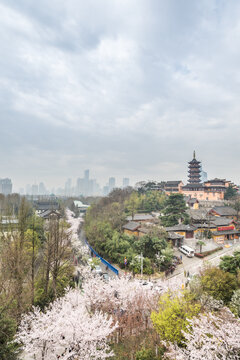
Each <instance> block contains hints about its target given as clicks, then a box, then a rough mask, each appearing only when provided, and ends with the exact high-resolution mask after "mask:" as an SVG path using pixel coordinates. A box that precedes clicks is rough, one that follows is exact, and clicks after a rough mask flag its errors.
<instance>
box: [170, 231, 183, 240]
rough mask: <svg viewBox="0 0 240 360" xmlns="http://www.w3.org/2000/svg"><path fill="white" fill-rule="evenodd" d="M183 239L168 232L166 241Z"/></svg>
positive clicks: (181, 236)
mask: <svg viewBox="0 0 240 360" xmlns="http://www.w3.org/2000/svg"><path fill="white" fill-rule="evenodd" d="M183 238H184V236H183V235H179V234H176V233H175V232H173V231H169V232H168V239H170V240H177V239H183Z"/></svg>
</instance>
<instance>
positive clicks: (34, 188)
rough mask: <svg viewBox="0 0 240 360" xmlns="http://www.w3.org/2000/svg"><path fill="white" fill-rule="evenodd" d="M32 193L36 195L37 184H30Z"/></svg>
mask: <svg viewBox="0 0 240 360" xmlns="http://www.w3.org/2000/svg"><path fill="white" fill-rule="evenodd" d="M32 195H38V185H37V184H34V185H32Z"/></svg>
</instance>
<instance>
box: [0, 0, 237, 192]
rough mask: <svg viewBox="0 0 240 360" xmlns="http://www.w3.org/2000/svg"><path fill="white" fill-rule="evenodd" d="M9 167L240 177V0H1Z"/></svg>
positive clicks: (19, 173)
mask: <svg viewBox="0 0 240 360" xmlns="http://www.w3.org/2000/svg"><path fill="white" fill-rule="evenodd" d="M0 14H1V15H0V17H1V21H0V33H1V36H0V51H1V57H0V63H1V66H0V101H1V117H0V128H1V141H0V152H1V167H0V178H6V177H9V178H11V179H12V181H13V184H14V189H15V190H18V189H19V188H20V187H24V188H25V186H26V184H27V183H29V184H33V183H35V182H36V183H40V182H44V183H45V184H46V185H47V186H48V187H49V188H51V187H58V186H64V183H65V182H66V181H67V179H68V178H71V179H73V180H72V181H73V182H74V183H76V179H77V178H83V177H84V171H85V170H86V169H89V170H90V176H91V177H92V178H95V179H97V181H98V182H99V183H100V184H101V186H103V185H105V184H106V183H107V182H108V179H109V177H115V178H116V184H119V185H121V184H122V179H123V177H126V178H130V183H131V184H134V183H135V182H136V181H139V180H147V179H153V180H158V181H161V180H183V181H186V178H187V161H189V160H191V159H192V154H193V150H196V156H197V159H198V160H201V161H202V164H203V169H204V170H205V171H207V173H208V177H209V178H213V177H220V178H228V179H230V180H232V181H234V182H235V183H237V184H239V179H240V168H239V167H238V166H237V165H238V156H239V152H240V142H239V130H240V121H239V111H240V101H239V93H240V72H239V64H240V61H239V60H240V47H239V43H240V21H239V19H240V2H239V1H237V0H236V1H233V0H225V1H224V0H216V1H212V0H201V1H197V0H174V1H173V0H165V1H161V0H158V1H156V0H155V1H152V0H130V1H129V0H128V1H125V0H118V1H115V0H111V1H110V0H109V1H101V0H98V1H91V0H88V1H77V0H68V1H62V0H56V1H55V0H51V1H45V0H42V1H39V2H37V1H29V0H17V1H16V0H6V1H4V0H1V1H0Z"/></svg>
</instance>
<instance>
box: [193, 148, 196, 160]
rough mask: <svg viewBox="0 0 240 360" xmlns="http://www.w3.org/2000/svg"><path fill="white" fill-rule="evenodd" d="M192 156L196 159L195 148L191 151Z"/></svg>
mask: <svg viewBox="0 0 240 360" xmlns="http://www.w3.org/2000/svg"><path fill="white" fill-rule="evenodd" d="M193 158H194V159H196V152H195V150H194V152H193Z"/></svg>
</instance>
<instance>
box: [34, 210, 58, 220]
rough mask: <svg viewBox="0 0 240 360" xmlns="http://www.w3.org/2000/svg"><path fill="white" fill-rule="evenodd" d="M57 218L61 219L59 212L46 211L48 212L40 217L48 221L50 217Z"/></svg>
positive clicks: (44, 212)
mask: <svg viewBox="0 0 240 360" xmlns="http://www.w3.org/2000/svg"><path fill="white" fill-rule="evenodd" d="M54 215H55V216H56V217H58V218H60V217H61V214H60V212H59V211H57V210H50V209H49V210H46V211H43V212H42V213H41V214H39V216H40V217H41V218H43V219H48V218H49V217H50V216H54Z"/></svg>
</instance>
